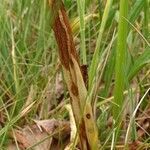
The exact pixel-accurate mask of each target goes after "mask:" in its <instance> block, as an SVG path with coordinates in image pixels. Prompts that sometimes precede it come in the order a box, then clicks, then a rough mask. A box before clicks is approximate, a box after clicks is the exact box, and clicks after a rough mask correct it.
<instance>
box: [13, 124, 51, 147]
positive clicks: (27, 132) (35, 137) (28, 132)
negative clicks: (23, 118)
mask: <svg viewBox="0 0 150 150" xmlns="http://www.w3.org/2000/svg"><path fill="white" fill-rule="evenodd" d="M14 134H15V136H16V139H17V141H18V142H19V143H20V144H22V146H23V147H24V148H25V149H27V148H29V147H32V146H34V145H35V146H34V147H33V149H34V150H48V149H49V148H50V145H51V140H52V139H51V138H47V139H46V137H48V134H47V133H46V132H43V131H41V130H40V129H39V128H38V127H37V126H36V125H33V126H31V127H29V126H26V127H25V128H24V129H22V130H14ZM44 139H45V140H44Z"/></svg>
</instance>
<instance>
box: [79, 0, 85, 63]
mask: <svg viewBox="0 0 150 150" xmlns="http://www.w3.org/2000/svg"><path fill="white" fill-rule="evenodd" d="M77 4H78V13H79V17H80V35H81V57H82V62H83V64H87V58H86V46H85V19H84V16H85V15H84V13H85V0H77Z"/></svg>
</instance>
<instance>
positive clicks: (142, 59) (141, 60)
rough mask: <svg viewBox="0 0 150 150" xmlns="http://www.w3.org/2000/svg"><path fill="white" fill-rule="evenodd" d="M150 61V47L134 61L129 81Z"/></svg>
mask: <svg viewBox="0 0 150 150" xmlns="http://www.w3.org/2000/svg"><path fill="white" fill-rule="evenodd" d="M148 63H150V48H147V49H146V50H145V51H144V52H143V53H142V54H141V55H140V56H139V57H138V58H137V59H136V60H135V62H134V64H133V65H132V66H131V69H130V71H129V73H128V79H129V81H130V80H132V78H133V77H134V76H135V75H137V73H138V72H139V71H140V70H141V69H142V68H143V66H145V65H146V64H148Z"/></svg>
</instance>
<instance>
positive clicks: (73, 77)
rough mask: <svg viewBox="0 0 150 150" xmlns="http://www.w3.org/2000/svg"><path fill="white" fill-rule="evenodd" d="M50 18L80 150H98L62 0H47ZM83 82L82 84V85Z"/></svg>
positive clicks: (79, 67)
mask: <svg viewBox="0 0 150 150" xmlns="http://www.w3.org/2000/svg"><path fill="white" fill-rule="evenodd" d="M49 5H50V8H51V12H52V16H53V24H52V28H53V30H54V34H55V38H56V41H57V44H58V48H59V58H60V61H61V64H62V68H63V73H64V78H65V81H66V84H67V88H68V91H69V94H70V97H71V99H70V102H71V106H72V110H73V114H74V117H75V122H76V126H77V129H78V133H79V145H80V149H82V150H88V149H93V150H96V149H98V135H97V128H96V125H95V120H94V116H93V112H92V107H91V104H90V103H89V102H88V101H87V89H86V84H85V82H86V80H87V79H85V78H84V77H83V75H84V74H85V72H86V71H85V69H83V71H82V69H81V66H80V64H79V58H78V55H77V51H76V48H75V44H74V41H73V36H72V31H71V27H70V23H69V19H68V17H67V14H66V10H65V7H64V5H63V2H62V0H49ZM84 81H85V82H84Z"/></svg>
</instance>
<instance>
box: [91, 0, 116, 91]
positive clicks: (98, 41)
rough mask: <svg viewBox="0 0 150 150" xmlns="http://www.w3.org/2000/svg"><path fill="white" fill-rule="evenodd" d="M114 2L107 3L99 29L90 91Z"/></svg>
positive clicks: (92, 64)
mask: <svg viewBox="0 0 150 150" xmlns="http://www.w3.org/2000/svg"><path fill="white" fill-rule="evenodd" d="M112 1H113V0H108V1H107V3H106V6H105V10H104V14H103V17H102V22H101V26H100V29H99V35H98V38H97V41H96V48H95V52H94V55H93V58H92V62H91V65H90V70H89V89H90V88H91V86H92V82H93V79H94V76H95V74H96V69H97V66H98V63H99V60H98V59H99V54H100V47H101V42H102V36H103V32H104V29H105V25H106V22H107V19H108V14H109V11H110V8H111V5H112Z"/></svg>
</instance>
